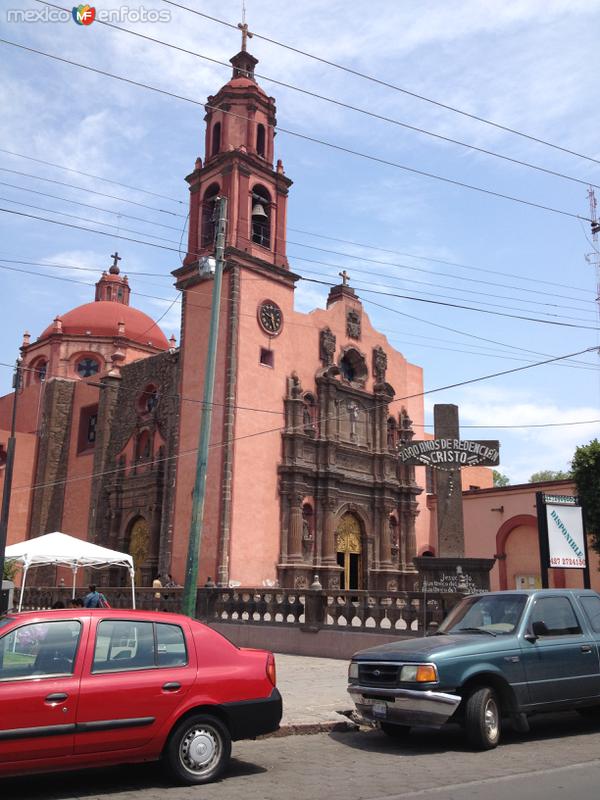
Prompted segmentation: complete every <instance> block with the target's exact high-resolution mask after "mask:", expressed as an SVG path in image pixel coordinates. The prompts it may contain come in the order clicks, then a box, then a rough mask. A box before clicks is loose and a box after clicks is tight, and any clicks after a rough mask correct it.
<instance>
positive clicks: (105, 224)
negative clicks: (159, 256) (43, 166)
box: [0, 196, 176, 244]
mask: <svg viewBox="0 0 600 800" xmlns="http://www.w3.org/2000/svg"><path fill="white" fill-rule="evenodd" d="M0 200H4V201H5V202H7V203H14V204H15V205H18V206H24V207H25V208H33V209H35V210H36V211H46V212H47V213H49V214H59V215H60V216H61V217H69V218H70V219H78V220H79V221H80V222H91V223H92V224H93V225H102V226H103V227H105V228H114V229H115V231H116V233H115V238H116V239H118V238H120V236H119V231H125V232H126V233H137V234H139V235H140V236H148V237H150V239H158V240H159V241H162V242H170V243H171V244H176V242H174V241H173V240H172V239H166V238H165V237H164V236H156V234H153V233H147V232H146V231H136V230H133V228H123V227H121V226H120V225H119V226H117V225H114V224H113V223H112V222H100V220H96V219H90V218H89V217H79V216H77V214H68V213H67V212H66V211H55V210H54V209H53V208H44V206H34V205H32V204H31V203H23V202H22V201H21V200H13V199H12V198H10V197H2V196H0Z"/></svg>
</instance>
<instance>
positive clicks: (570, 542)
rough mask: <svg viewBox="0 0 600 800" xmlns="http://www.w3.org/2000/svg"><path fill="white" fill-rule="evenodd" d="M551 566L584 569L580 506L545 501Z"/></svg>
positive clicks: (584, 559) (585, 564)
mask: <svg viewBox="0 0 600 800" xmlns="http://www.w3.org/2000/svg"><path fill="white" fill-rule="evenodd" d="M546 523H547V525H548V547H549V551H550V552H549V555H550V566H551V567H564V568H566V569H573V568H574V569H585V567H586V566H587V559H586V553H585V550H586V548H585V541H584V531H583V513H582V508H581V506H575V505H566V504H563V503H560V504H554V503H546Z"/></svg>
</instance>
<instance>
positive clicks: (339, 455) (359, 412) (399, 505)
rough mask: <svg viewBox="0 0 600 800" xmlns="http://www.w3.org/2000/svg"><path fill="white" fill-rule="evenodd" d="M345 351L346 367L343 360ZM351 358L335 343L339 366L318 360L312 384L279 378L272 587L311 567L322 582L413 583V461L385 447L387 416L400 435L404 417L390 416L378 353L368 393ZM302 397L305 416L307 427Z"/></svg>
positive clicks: (362, 585) (297, 580) (294, 581)
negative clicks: (276, 552) (283, 387)
mask: <svg viewBox="0 0 600 800" xmlns="http://www.w3.org/2000/svg"><path fill="white" fill-rule="evenodd" d="M325 332H326V331H322V332H321V339H320V353H321V356H323V355H324V351H323V337H324V333H325ZM351 351H352V355H351V356H350V358H349V359H348V361H349V362H350V363H349V365H348V364H345V363H344V362H343V359H344V357H345V356H346V355H347V354H348V353H350V352H351ZM355 356H356V357H355ZM327 357H328V358H329V355H328V356H327ZM352 358H354V361H352ZM359 359H364V357H363V356H361V354H360V353H359V352H358V351H357V350H356V348H353V347H346V348H344V349H343V350H342V355H341V359H340V370H339V371H338V370H337V369H330V368H329V365H328V364H325V369H321V370H319V371H318V372H317V374H316V376H315V383H314V387H313V386H310V387H308V386H306V385H305V386H304V387H302V386H301V385H300V382H299V380H298V378H297V377H296V376H294V375H290V377H289V378H288V384H287V396H286V398H285V401H284V408H285V428H284V432H283V434H282V439H283V447H282V452H283V456H282V461H281V464H280V466H279V468H278V471H279V493H280V506H281V509H280V510H281V550H280V558H279V565H278V577H279V582H280V584H281V585H282V586H286V587H290V588H294V587H295V588H301V587H302V586H310V584H311V583H312V580H313V577H314V574H315V572H317V573H318V574H319V578H320V580H321V583H322V585H323V586H325V587H326V588H327V589H342V588H348V589H356V590H360V589H384V590H385V589H388V587H390V586H391V585H397V586H398V587H399V588H407V589H412V588H413V584H414V581H415V576H416V573H415V569H414V566H413V564H412V557H413V556H414V554H415V519H416V515H417V513H418V512H417V502H416V498H417V495H418V494H420V492H421V489H420V488H419V487H418V486H417V484H416V482H415V474H414V468H409V467H405V466H402V465H400V464H399V462H398V457H397V453H396V448H395V447H390V446H389V444H390V442H389V436H390V430H392V426H390V425H389V420H390V419H393V421H394V425H393V432H394V437H396V435H398V436H401V438H402V439H403V440H406V439H408V438H409V437H410V436H411V435H412V430H411V428H410V427H409V426H410V420H409V419H408V417H407V416H404V417H403V418H402V419H401V418H400V416H399V415H398V412H396V417H395V418H393V417H391V416H390V411H391V408H390V406H389V404H390V403H391V401H392V400H393V398H394V389H393V387H391V386H389V384H387V383H385V380H384V379H385V371H386V361H387V357H386V354H385V352H384V351H383V350H382V349H380V350H376V352H375V353H374V361H373V369H374V370H375V369H376V370H377V374H376V377H377V378H378V379H381V380H377V381H376V383H375V386H374V390H373V391H372V392H369V391H367V390H366V388H365V386H366V384H365V382H363V381H361V380H357V379H356V378H357V377H360V378H363V375H362V373H361V372H360V369H361V364H362V361H359ZM321 360H322V361H324V362H325V359H324V358H322V359H321ZM352 369H354V370H358V373H359V374H358V375H357V373H356V371H355V372H354V373H352V372H351V370H352ZM364 369H365V371H366V364H365V366H364ZM344 370H345V372H344ZM365 377H366V376H365ZM306 389H309V392H308V395H307V393H306V391H305V390H306ZM307 396H309V397H310V401H311V408H312V409H313V411H312V413H313V414H314V417H312V420H313V424H312V425H310V426H309V425H308V424H307V421H306V398H307ZM396 432H397V433H396ZM309 507H310V516H309V517H307V509H308V508H309ZM391 515H393V519H394V523H391V522H390V517H391ZM394 526H395V527H394ZM392 528H393V530H392Z"/></svg>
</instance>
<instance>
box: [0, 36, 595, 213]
mask: <svg viewBox="0 0 600 800" xmlns="http://www.w3.org/2000/svg"><path fill="white" fill-rule="evenodd" d="M0 43H1V44H6V45H9V46H11V47H16V48H19V49H21V50H25V51H26V52H29V53H35V54H37V55H41V56H44V57H45V58H50V59H52V60H54V61H60V62H61V63H63V64H69V65H71V66H74V67H78V68H80V69H85V70H87V71H89V72H93V73H95V74H97V75H102V76H103V77H107V78H113V79H114V80H118V81H122V82H124V83H128V84H130V85H131V86H138V87H140V88H144V89H148V90H150V91H153V92H156V93H158V94H162V95H164V96H166V97H172V98H174V99H176V100H183V101H185V102H187V103H193V104H194V105H197V106H202V107H204V108H206V109H215V110H217V107H216V106H211V105H210V104H209V103H202V102H200V101H199V100H194V99H193V98H190V97H184V96H183V95H179V94H175V93H174V92H169V91H167V90H166V89H159V88H158V87H156V86H151V85H150V84H147V83H144V82H142V81H134V80H133V79H131V78H126V77H125V76H123V75H116V74H115V73H112V72H108V71H107V70H102V69H98V68H97V67H90V66H88V65H87V64H80V63H79V62H77V61H72V60H70V59H68V58H62V57H61V56H57V55H54V54H52V53H46V52H44V51H43V50H38V49H36V48H33V47H27V46H26V45H23V44H19V43H18V42H12V41H10V40H8V39H0ZM218 110H219V111H220V112H221V113H223V114H228V115H229V116H230V117H233V118H237V119H241V120H244V121H245V122H248V121H252V120H251V119H250V117H246V116H243V115H241V114H234V113H233V112H231V111H227V110H225V109H223V108H218ZM272 127H274V126H272ZM277 131H278V133H284V134H287V135H289V136H294V137H296V138H297V139H301V140H303V141H306V142H312V143H313V144H318V145H321V146H323V147H327V148H329V149H331V150H335V151H337V152H340V153H345V154H346V155H352V156H356V157H357V158H363V159H366V160H368V161H371V162H373V163H377V164H381V165H383V166H387V167H393V168H394V169H400V170H403V171H405V172H409V173H411V174H413V175H420V176H421V177H425V178H431V179H432V180H437V181H441V182H443V183H446V184H448V185H451V186H456V187H458V188H462V189H469V190H470V191H474V192H478V193H480V194H485V195H488V196H490V197H496V198H498V199H502V200H508V201H510V202H513V203H519V204H520V205H524V206H527V207H528V208H537V209H538V210H541V211H547V212H549V213H552V214H558V215H560V216H564V217H568V218H571V219H578V220H584V221H585V222H590V223H591V219H589V218H588V217H585V216H583V215H582V214H575V213H573V212H571V211H565V210H564V209H560V208H554V207H553V206H548V205H545V204H544V203H536V202H534V201H533V200H525V199H524V198H521V197H515V196H514V195H509V194H505V193H504V192H499V191H494V190H493V189H486V188H484V187H482V186H476V185H475V184H472V183H466V182H465V181H460V180H457V179H454V178H448V177H446V176H443V175H437V174H436V173H434V172H428V171H426V170H422V169H417V168H416V167H410V166H408V165H406V164H400V163H398V162H396V161H391V160H389V159H386V158H382V157H380V156H374V155H371V154H369V153H363V152H361V151H359V150H354V149H352V148H351V147H344V146H343V145H339V144H335V143H334V142H328V141H326V140H324V139H319V138H317V137H316V136H309V135H308V134H305V133H300V132H298V131H293V130H290V129H289V128H283V127H281V126H277ZM119 199H120V198H119ZM129 202H133V201H129ZM137 205H141V204H137ZM161 210H162V209H161ZM165 213H169V214H173V215H174V216H180V215H178V214H175V212H172V211H168V212H165Z"/></svg>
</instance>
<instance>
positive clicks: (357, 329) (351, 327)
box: [346, 308, 361, 339]
mask: <svg viewBox="0 0 600 800" xmlns="http://www.w3.org/2000/svg"><path fill="white" fill-rule="evenodd" d="M360 334H361V319H360V314H359V313H358V311H357V310H356V309H355V308H349V309H348V310H347V311H346V336H348V337H349V338H350V339H360Z"/></svg>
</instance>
